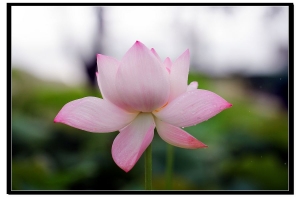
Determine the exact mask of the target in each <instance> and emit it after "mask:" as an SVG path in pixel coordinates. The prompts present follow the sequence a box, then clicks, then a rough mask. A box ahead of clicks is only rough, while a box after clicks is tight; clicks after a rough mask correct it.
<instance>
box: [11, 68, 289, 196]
mask: <svg viewBox="0 0 300 200" xmlns="http://www.w3.org/2000/svg"><path fill="white" fill-rule="evenodd" d="M191 81H198V83H199V88H201V89H207V90H211V91H213V92H215V93H217V94H219V95H220V96H222V97H223V98H225V99H226V100H228V101H229V102H230V103H232V104H233V107H232V108H230V109H227V110H225V111H223V112H221V113H220V114H218V115H217V116H215V117H213V118H211V119H210V120H208V121H206V122H203V123H201V124H198V125H196V126H193V127H187V128H185V130H186V131H187V132H189V133H191V134H192V135H193V136H195V137H196V138H197V139H199V140H201V141H202V142H204V143H205V144H207V145H208V146H209V148H207V149H197V150H188V149H181V148H177V147H175V151H174V153H175V161H174V177H173V189H175V190H287V189H288V113H287V110H286V109H285V108H283V107H282V106H281V104H280V103H278V101H277V100H276V99H274V97H272V96H267V95H266V94H263V93H261V92H259V91H255V90H254V91H253V90H250V89H249V88H248V87H247V83H246V82H245V81H244V80H243V79H242V78H230V79H212V78H210V77H205V76H202V75H199V74H196V73H191V74H190V75H189V82H191ZM85 96H96V97H101V94H100V92H99V90H98V89H89V88H88V87H86V86H82V87H78V88H73V87H67V86H65V85H62V84H58V83H50V82H45V81H42V80H39V79H37V78H35V77H33V76H31V75H29V74H26V73H24V72H22V71H18V70H15V69H13V70H12V189H13V190H143V188H144V185H143V184H144V171H143V163H144V162H143V157H141V159H140V160H139V161H138V163H137V164H136V166H135V167H134V168H133V169H132V170H131V171H130V172H128V173H125V172H124V171H122V170H121V169H120V168H118V167H117V165H116V164H115V163H114V161H113V159H112V156H111V145H112V142H113V140H114V138H115V136H116V135H117V132H115V133H108V134H95V133H88V132H85V131H82V130H77V129H75V128H72V127H69V126H66V125H64V124H54V123H53V119H54V117H55V116H56V114H57V113H58V111H59V110H60V109H61V108H62V106H63V105H65V104H66V103H68V102H69V101H72V100H75V99H78V98H82V97H85ZM152 148H153V176H154V179H153V181H154V182H153V188H154V189H156V190H163V189H165V166H166V148H167V144H166V143H165V142H164V141H163V140H162V139H161V138H160V137H159V136H158V135H157V134H156V135H155V137H154V141H153V143H152Z"/></svg>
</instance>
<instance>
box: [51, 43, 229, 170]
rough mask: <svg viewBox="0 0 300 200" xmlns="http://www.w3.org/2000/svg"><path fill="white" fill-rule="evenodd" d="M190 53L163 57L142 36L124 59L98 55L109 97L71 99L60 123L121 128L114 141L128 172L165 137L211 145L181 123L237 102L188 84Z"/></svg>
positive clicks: (184, 143)
mask: <svg viewBox="0 0 300 200" xmlns="http://www.w3.org/2000/svg"><path fill="white" fill-rule="evenodd" d="M189 62H190V54H189V50H186V51H185V52H184V53H183V54H182V55H181V56H180V57H179V58H178V59H177V60H176V61H175V62H174V63H172V62H171V60H170V59H169V58H166V60H165V61H164V62H162V61H161V59H160V58H159V56H158V55H157V53H156V52H155V50H154V49H151V50H149V49H148V48H147V47H146V46H145V45H144V44H142V43H141V42H139V41H137V42H136V43H135V44H134V45H133V46H132V47H131V48H130V49H129V50H128V52H127V53H126V54H125V56H124V57H123V59H122V60H121V62H120V61H118V60H116V59H114V58H112V57H108V56H104V55H100V54H98V55H97V63H98V73H96V75H97V79H98V85H99V88H100V90H101V93H102V96H103V99H100V98H96V97H85V98H82V99H78V100H75V101H71V102H69V103H67V104H66V105H65V106H64V107H63V108H62V109H61V110H60V112H59V113H58V114H57V116H56V117H55V119H54V122H60V123H64V124H67V125H69V126H72V127H75V128H78V129H81V130H85V131H89V132H94V133H106V132H113V131H117V130H119V131H120V133H119V134H118V135H117V137H116V138H115V140H114V142H113V144H112V157H113V159H114V161H115V163H116V164H117V165H118V166H119V167H120V168H122V169H123V170H124V171H126V172H128V171H129V170H131V169H132V167H133V166H134V165H135V164H136V162H137V161H138V159H139V158H140V157H141V155H142V154H143V152H144V151H145V149H146V148H147V147H148V145H149V144H150V143H151V141H152V139H153V136H154V128H155V127H156V129H157V132H158V134H159V135H160V137H161V138H162V139H163V140H164V141H166V142H167V143H169V144H172V145H174V146H177V147H182V148H188V149H197V148H203V147H207V146H206V145H205V144H203V143H202V142H200V141H198V140H197V139H196V138H195V137H193V136H191V135H190V134H189V133H187V132H186V131H184V130H182V129H181V128H180V127H188V126H193V125H196V124H198V123H200V122H203V121H205V120H208V119H209V118H211V117H213V116H215V115H216V114H218V113H220V112H221V111H222V110H224V109H226V108H229V107H231V106H232V105H231V104H230V103H228V102H227V101H226V100H224V99H223V98H222V97H220V96H218V95H217V94H215V93H213V92H210V91H207V90H201V89H197V87H198V83H197V82H192V83H191V84H190V85H187V79H188V72H189Z"/></svg>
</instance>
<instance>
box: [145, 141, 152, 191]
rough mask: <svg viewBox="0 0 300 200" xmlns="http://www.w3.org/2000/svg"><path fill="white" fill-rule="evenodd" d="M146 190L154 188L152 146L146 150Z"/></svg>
mask: <svg viewBox="0 0 300 200" xmlns="http://www.w3.org/2000/svg"><path fill="white" fill-rule="evenodd" d="M145 190H152V146H151V143H150V145H149V146H148V148H147V149H146V151H145Z"/></svg>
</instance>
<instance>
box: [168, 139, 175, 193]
mask: <svg viewBox="0 0 300 200" xmlns="http://www.w3.org/2000/svg"><path fill="white" fill-rule="evenodd" d="M167 145H168V146H167V169H166V189H167V190H171V189H172V178H173V177H172V175H173V156H174V153H173V152H174V148H173V146H172V145H170V144H167Z"/></svg>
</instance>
